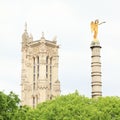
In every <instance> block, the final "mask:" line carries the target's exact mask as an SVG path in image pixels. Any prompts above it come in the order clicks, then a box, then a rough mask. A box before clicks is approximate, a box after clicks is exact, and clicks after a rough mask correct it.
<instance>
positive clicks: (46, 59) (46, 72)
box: [46, 56, 48, 78]
mask: <svg viewBox="0 0 120 120" xmlns="http://www.w3.org/2000/svg"><path fill="white" fill-rule="evenodd" d="M46 78H48V56H47V57H46Z"/></svg>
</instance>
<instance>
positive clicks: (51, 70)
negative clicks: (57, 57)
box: [50, 57, 52, 89]
mask: <svg viewBox="0 0 120 120" xmlns="http://www.w3.org/2000/svg"><path fill="white" fill-rule="evenodd" d="M50 89H52V57H51V58H50Z"/></svg>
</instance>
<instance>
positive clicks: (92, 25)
mask: <svg viewBox="0 0 120 120" xmlns="http://www.w3.org/2000/svg"><path fill="white" fill-rule="evenodd" d="M90 26H91V32H93V31H94V28H95V23H94V22H93V21H92V22H91V24H90Z"/></svg>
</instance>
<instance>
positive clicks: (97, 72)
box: [90, 41, 102, 98]
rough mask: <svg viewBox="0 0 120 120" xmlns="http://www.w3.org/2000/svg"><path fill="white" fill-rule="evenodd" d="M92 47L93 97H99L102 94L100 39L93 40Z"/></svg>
mask: <svg viewBox="0 0 120 120" xmlns="http://www.w3.org/2000/svg"><path fill="white" fill-rule="evenodd" d="M90 48H91V51H92V56H91V59H92V61H91V68H92V72H91V77H92V82H91V87H92V98H97V97H100V96H102V82H101V61H100V58H101V56H100V50H101V46H100V43H99V41H92V43H91V47H90Z"/></svg>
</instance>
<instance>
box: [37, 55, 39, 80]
mask: <svg viewBox="0 0 120 120" xmlns="http://www.w3.org/2000/svg"><path fill="white" fill-rule="evenodd" d="M37 79H39V57H37Z"/></svg>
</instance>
